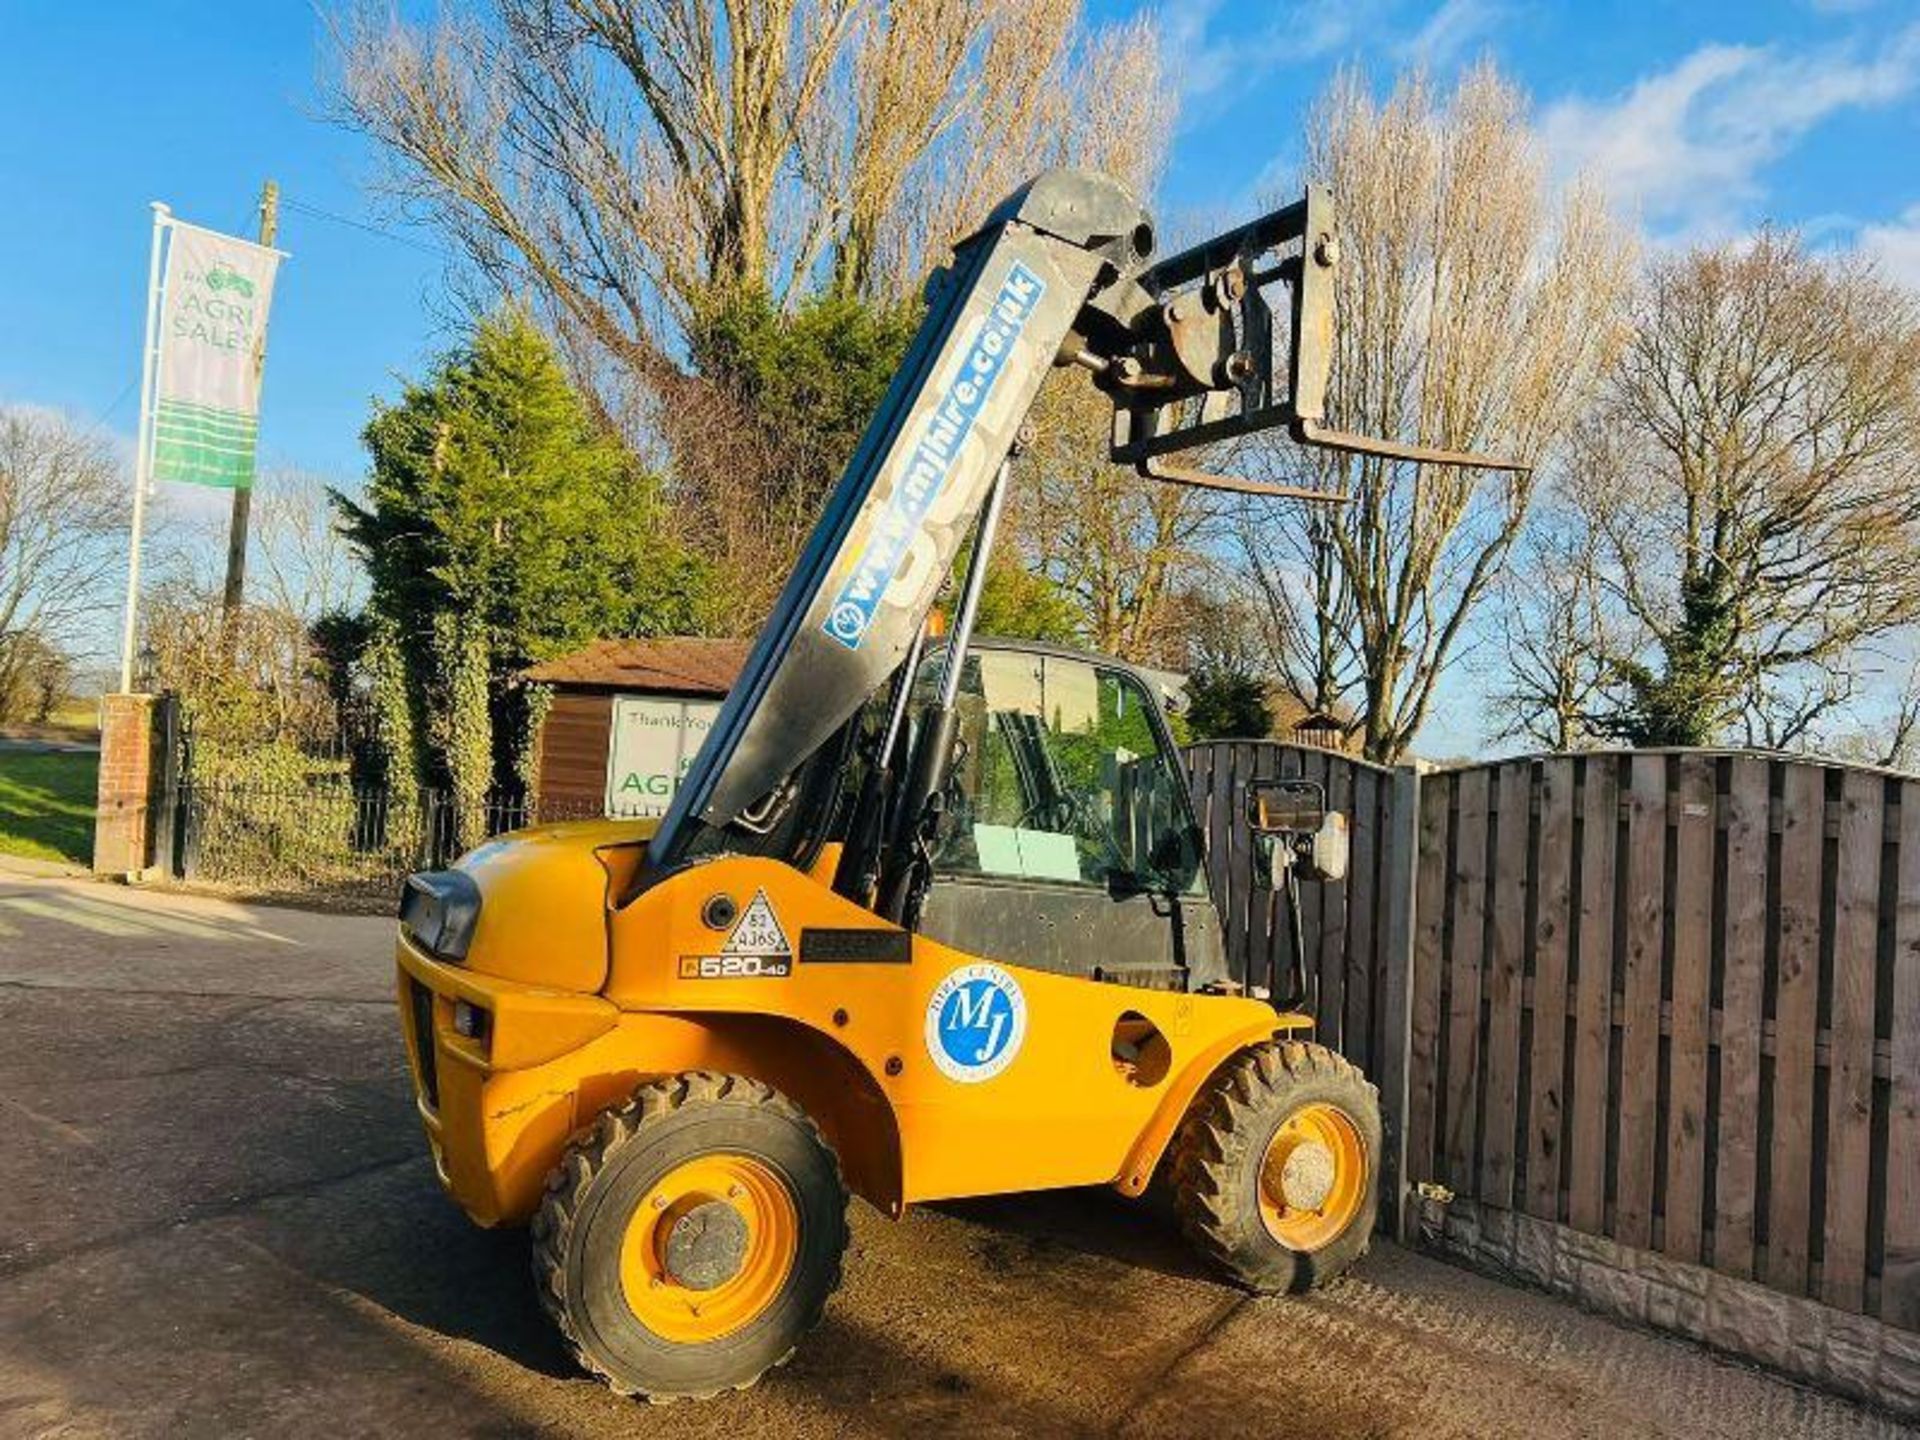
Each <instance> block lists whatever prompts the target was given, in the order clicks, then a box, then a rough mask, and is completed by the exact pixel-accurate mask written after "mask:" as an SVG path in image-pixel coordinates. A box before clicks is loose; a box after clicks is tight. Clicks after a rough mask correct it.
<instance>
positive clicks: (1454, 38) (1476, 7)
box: [1400, 0, 1506, 70]
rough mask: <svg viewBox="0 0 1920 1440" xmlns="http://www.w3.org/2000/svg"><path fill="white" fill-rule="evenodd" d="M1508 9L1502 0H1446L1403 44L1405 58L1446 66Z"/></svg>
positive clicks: (1430, 65)
mask: <svg viewBox="0 0 1920 1440" xmlns="http://www.w3.org/2000/svg"><path fill="white" fill-rule="evenodd" d="M1505 12H1506V6H1505V5H1504V4H1502V3H1500V0H1446V3H1445V4H1444V5H1442V6H1441V7H1440V8H1439V9H1438V10H1435V11H1434V12H1433V14H1432V15H1430V16H1429V17H1428V18H1427V23H1426V24H1424V25H1422V26H1421V27H1420V29H1419V30H1418V32H1416V33H1415V34H1414V36H1413V37H1412V38H1411V39H1410V40H1408V41H1407V42H1406V43H1405V44H1404V45H1402V46H1401V47H1400V55H1401V58H1402V59H1404V60H1411V61H1415V62H1417V63H1419V64H1423V65H1426V66H1428V67H1429V68H1430V69H1434V70H1444V69H1446V68H1447V67H1448V66H1449V65H1451V64H1452V63H1453V62H1454V61H1455V60H1457V59H1459V58H1460V56H1461V55H1462V54H1463V53H1465V51H1466V50H1467V49H1468V47H1469V46H1471V45H1472V44H1473V43H1474V42H1475V41H1477V40H1479V39H1480V38H1481V37H1482V36H1484V35H1486V34H1487V33H1488V32H1489V31H1491V30H1492V29H1493V26H1494V22H1495V21H1496V20H1498V19H1500V17H1501V16H1502V15H1503V14H1505Z"/></svg>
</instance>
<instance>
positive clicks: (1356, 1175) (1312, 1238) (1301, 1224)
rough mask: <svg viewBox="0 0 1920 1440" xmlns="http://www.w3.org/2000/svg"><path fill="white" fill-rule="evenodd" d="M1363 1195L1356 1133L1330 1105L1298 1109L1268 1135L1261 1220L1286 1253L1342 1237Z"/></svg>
mask: <svg viewBox="0 0 1920 1440" xmlns="http://www.w3.org/2000/svg"><path fill="white" fill-rule="evenodd" d="M1366 1193H1367V1151H1366V1147H1365V1146H1364V1145H1362V1144H1361V1143H1360V1131H1359V1129H1358V1127H1356V1126H1355V1125H1354V1123H1353V1121H1352V1120H1351V1119H1350V1118H1348V1116H1347V1113H1346V1112H1345V1111H1344V1110H1341V1109H1340V1108H1339V1107H1337V1106H1334V1105H1328V1104H1325V1103H1316V1104H1312V1105H1303V1106H1301V1107H1300V1108H1299V1109H1298V1110H1296V1111H1294V1112H1293V1113H1292V1114H1291V1115H1289V1116H1288V1117H1287V1118H1286V1119H1285V1120H1284V1121H1282V1122H1281V1124H1280V1128H1279V1129H1278V1130H1276V1131H1274V1132H1273V1139H1272V1140H1270V1141H1268V1142H1267V1153H1266V1155H1265V1157H1264V1158H1263V1159H1262V1160H1261V1162H1260V1218H1261V1220H1263V1221H1264V1222H1265V1223H1266V1227H1267V1233H1268V1234H1270V1235H1272V1236H1273V1238H1274V1239H1276V1240H1278V1241H1279V1242H1280V1243H1281V1244H1282V1245H1284V1246H1286V1247H1287V1248H1288V1249H1289V1250H1299V1251H1309V1252H1310V1251H1314V1250H1318V1249H1320V1248H1321V1247H1322V1246H1325V1245H1330V1244H1332V1243H1333V1242H1334V1241H1335V1240H1337V1239H1338V1238H1339V1237H1340V1236H1341V1235H1342V1234H1344V1233H1345V1232H1346V1229H1347V1227H1348V1226H1349V1225H1351V1224H1352V1223H1353V1220H1354V1216H1356V1215H1358V1214H1359V1213H1360V1205H1361V1202H1362V1201H1363V1200H1364V1199H1365V1198H1366Z"/></svg>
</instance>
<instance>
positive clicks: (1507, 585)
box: [1489, 512, 1619, 751]
mask: <svg viewBox="0 0 1920 1440" xmlns="http://www.w3.org/2000/svg"><path fill="white" fill-rule="evenodd" d="M1597 538H1598V537H1597V536H1596V535H1595V533H1594V531H1593V529H1592V528H1591V527H1590V526H1588V525H1587V524H1585V523H1584V521H1583V519H1582V518H1581V517H1580V516H1579V515H1578V513H1577V512H1572V513H1561V514H1557V515H1552V516H1549V517H1548V518H1547V520H1546V523H1544V524H1543V523H1540V522H1539V521H1538V520H1536V522H1535V523H1534V525H1533V526H1532V528H1531V531H1530V533H1529V534H1528V535H1527V536H1526V538H1525V539H1524V540H1523V541H1522V542H1521V545H1520V547H1519V557H1518V560H1517V562H1516V563H1515V564H1514V566H1513V567H1512V568H1511V569H1510V570H1509V571H1508V573H1507V574H1506V575H1505V576H1504V577H1503V578H1502V582H1501V586H1500V591H1499V599H1500V611H1501V614H1500V660H1499V669H1498V670H1497V672H1496V674H1495V675H1494V677H1492V683H1491V688H1490V694H1491V696H1492V701H1493V706H1492V713H1491V719H1492V721H1493V725H1492V727H1491V733H1490V737H1489V738H1491V739H1495V740H1527V741H1531V742H1532V743H1534V744H1536V745H1540V746H1542V747H1544V748H1546V749H1548V750H1561V751H1564V750H1577V749H1579V748H1581V747H1582V746H1585V745H1589V744H1592V743H1593V741H1594V740H1595V738H1596V731H1597V729H1598V727H1599V714H1600V711H1601V707H1602V706H1603V705H1604V703H1605V699H1606V695H1607V687H1608V682H1609V679H1610V674H1609V670H1608V665H1609V656H1610V655H1611V653H1612V652H1613V650H1614V649H1615V648H1616V643H1617V642H1616V640H1615V638H1614V637H1615V632H1616V631H1617V629H1618V626H1619V622H1618V618H1617V616H1616V615H1615V614H1614V611H1613V607H1612V605H1611V604H1610V592H1609V589H1608V586H1607V583H1606V578H1605V569H1604V559H1603V556H1602V554H1601V550H1600V547H1599V545H1598V543H1597Z"/></svg>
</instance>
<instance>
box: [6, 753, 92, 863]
mask: <svg viewBox="0 0 1920 1440" xmlns="http://www.w3.org/2000/svg"><path fill="white" fill-rule="evenodd" d="M99 773H100V757H99V756H97V755H89V754H48V755H38V754H23V753H20V752H18V751H13V752H6V751H0V855H24V856H26V857H27V858H28V859H31V860H66V861H69V862H71V863H72V864H75V865H85V864H86V863H87V862H88V861H89V860H91V859H92V857H93V810H94V796H95V792H96V788H97V786H98V783H99V778H98V777H99Z"/></svg>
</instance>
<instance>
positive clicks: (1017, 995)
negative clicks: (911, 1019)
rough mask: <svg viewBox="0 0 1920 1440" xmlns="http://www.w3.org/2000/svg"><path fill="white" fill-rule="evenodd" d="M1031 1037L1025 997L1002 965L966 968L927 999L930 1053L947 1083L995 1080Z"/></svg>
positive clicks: (945, 980) (955, 972)
mask: <svg viewBox="0 0 1920 1440" xmlns="http://www.w3.org/2000/svg"><path fill="white" fill-rule="evenodd" d="M1026 1038H1027V997H1026V996H1025V995H1024V994H1022V993H1021V990H1020V982H1019V981H1017V980H1015V979H1014V978H1013V976H1012V975H1011V974H1009V973H1008V972H1007V971H1005V970H1003V969H1001V968H1000V967H999V966H998V965H989V964H986V963H984V962H982V963H980V964H976V965H963V966H961V967H960V968H959V969H958V970H956V971H954V972H953V973H952V974H951V975H949V976H947V978H946V979H944V980H942V981H941V982H940V983H939V985H937V986H935V987H934V991H933V994H932V996H931V997H930V998H929V999H928V1000H927V1054H928V1055H929V1056H931V1057H932V1059H933V1064H934V1068H935V1069H937V1070H938V1071H939V1072H940V1073H941V1074H942V1075H944V1076H946V1077H947V1078H948V1079H949V1080H958V1081H959V1082H960V1083H961V1084H963V1085H971V1084H974V1083H975V1082H977V1081H981V1080H991V1079H992V1078H993V1077H994V1076H996V1075H998V1074H999V1073H1000V1072H1001V1071H1002V1070H1004V1069H1006V1068H1007V1066H1009V1065H1011V1064H1012V1063H1013V1060H1014V1057H1015V1056H1016V1055H1018V1054H1019V1053H1020V1046H1021V1044H1022V1042H1024V1041H1025V1040H1026Z"/></svg>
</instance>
